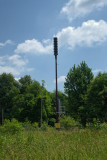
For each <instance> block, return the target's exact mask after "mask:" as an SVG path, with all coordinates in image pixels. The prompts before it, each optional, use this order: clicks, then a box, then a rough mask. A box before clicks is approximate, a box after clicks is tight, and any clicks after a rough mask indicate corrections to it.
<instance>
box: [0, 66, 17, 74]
mask: <svg viewBox="0 0 107 160" xmlns="http://www.w3.org/2000/svg"><path fill="white" fill-rule="evenodd" d="M4 72H5V73H11V74H13V75H19V74H20V70H18V69H17V68H15V67H12V66H0V74H2V73H4Z"/></svg>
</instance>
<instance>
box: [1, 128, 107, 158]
mask: <svg viewBox="0 0 107 160" xmlns="http://www.w3.org/2000/svg"><path fill="white" fill-rule="evenodd" d="M0 160H107V129H101V130H89V129H74V130H73V131H56V130H54V129H49V130H48V131H21V132H20V133H16V134H14V135H12V134H6V133H5V134H4V133H0Z"/></svg>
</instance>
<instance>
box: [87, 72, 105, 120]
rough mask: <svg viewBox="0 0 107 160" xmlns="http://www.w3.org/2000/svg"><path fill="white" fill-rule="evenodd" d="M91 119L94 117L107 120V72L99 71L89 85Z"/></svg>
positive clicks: (88, 102) (88, 103) (88, 104)
mask: <svg viewBox="0 0 107 160" xmlns="http://www.w3.org/2000/svg"><path fill="white" fill-rule="evenodd" d="M87 106H88V108H89V114H88V116H89V121H90V122H91V121H92V120H93V118H96V119H99V120H100V121H101V122H103V121H107V73H99V74H98V75H97V76H96V77H95V78H94V79H93V81H92V82H91V84H90V85H89V87H88V93H87Z"/></svg>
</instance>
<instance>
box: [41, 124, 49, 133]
mask: <svg viewBox="0 0 107 160" xmlns="http://www.w3.org/2000/svg"><path fill="white" fill-rule="evenodd" d="M41 130H42V131H47V130H48V125H47V123H46V122H43V123H42V127H41Z"/></svg>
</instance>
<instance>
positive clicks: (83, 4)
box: [61, 0, 107, 21]
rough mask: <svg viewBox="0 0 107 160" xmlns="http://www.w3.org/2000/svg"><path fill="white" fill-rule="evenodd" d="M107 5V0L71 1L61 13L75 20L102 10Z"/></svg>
mask: <svg viewBox="0 0 107 160" xmlns="http://www.w3.org/2000/svg"><path fill="white" fill-rule="evenodd" d="M106 5H107V0H69V2H68V3H66V5H65V6H64V7H63V8H62V9H61V13H64V14H65V15H67V17H68V19H69V20H70V21H72V20H73V19H75V18H77V17H80V16H85V15H86V14H88V13H90V12H92V11H93V10H95V9H97V10H98V9H101V8H102V7H104V6H106Z"/></svg>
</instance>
